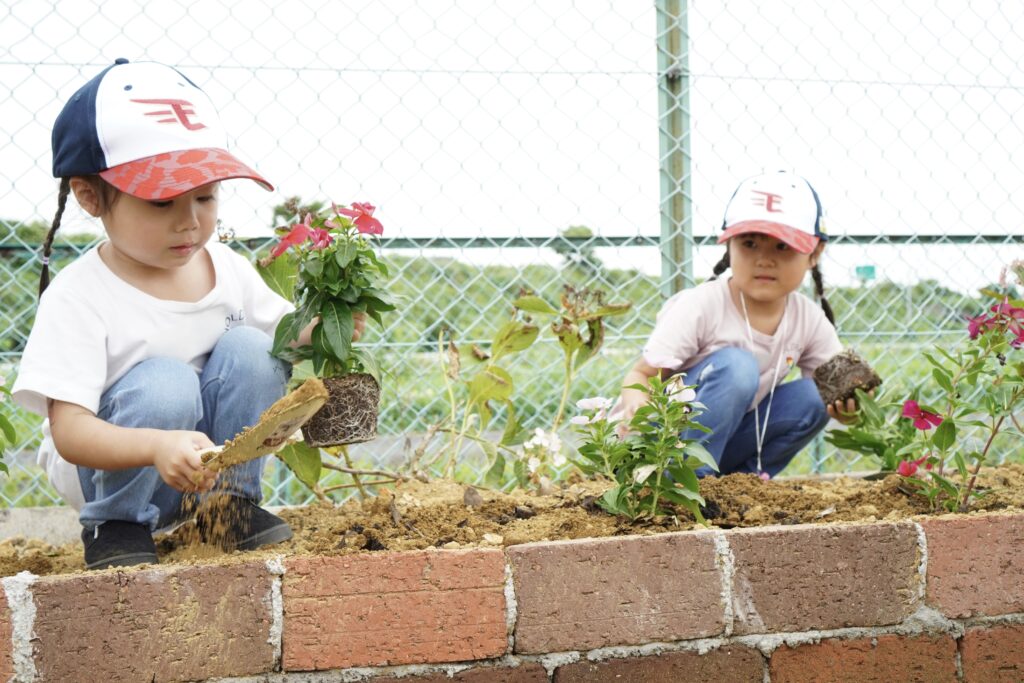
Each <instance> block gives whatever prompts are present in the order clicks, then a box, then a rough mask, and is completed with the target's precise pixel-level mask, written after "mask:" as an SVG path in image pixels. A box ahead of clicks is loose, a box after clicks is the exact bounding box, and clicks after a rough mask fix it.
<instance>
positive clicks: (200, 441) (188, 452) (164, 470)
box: [153, 430, 217, 493]
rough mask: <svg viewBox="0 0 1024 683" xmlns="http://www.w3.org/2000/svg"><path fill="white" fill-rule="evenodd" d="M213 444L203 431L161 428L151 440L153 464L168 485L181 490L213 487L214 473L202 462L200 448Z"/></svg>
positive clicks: (203, 491)
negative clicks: (161, 430) (152, 443)
mask: <svg viewBox="0 0 1024 683" xmlns="http://www.w3.org/2000/svg"><path fill="white" fill-rule="evenodd" d="M213 445H214V444H213V442H212V441H210V439H209V437H207V436H206V434H203V433H202V432H189V431H184V430H174V431H170V430H168V431H163V432H161V433H160V434H159V436H157V443H156V444H154V450H153V466H154V467H156V471H157V472H159V473H160V477H161V478H162V479H163V480H164V482H165V483H166V484H167V485H168V486H170V487H171V488H173V489H175V490H177V491H181V492H182V493H205V492H207V491H209V490H210V489H211V488H213V484H214V482H216V481H217V473H216V472H213V471H212V470H208V469H206V467H204V466H203V460H202V458H201V457H200V456H199V452H200V451H201V450H204V449H206V448H212V447H213Z"/></svg>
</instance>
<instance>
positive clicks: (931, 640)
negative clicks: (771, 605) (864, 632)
mask: <svg viewBox="0 0 1024 683" xmlns="http://www.w3.org/2000/svg"><path fill="white" fill-rule="evenodd" d="M769 671H770V673H771V681H772V683H804V682H806V683H892V681H906V682H907V683H909V682H910V681H921V682H922V683H941V682H942V681H950V683H952V682H953V681H956V680H957V676H956V641H954V640H953V638H951V637H950V636H934V637H933V636H917V637H913V638H910V637H905V636H897V635H885V636H878V637H876V638H860V639H856V640H837V639H832V640H823V641H821V642H820V643H814V644H809V645H799V646H797V647H789V646H788V645H783V646H782V647H780V648H778V649H777V650H775V652H774V653H772V657H771V661H770V662H769Z"/></svg>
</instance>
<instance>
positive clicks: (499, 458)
mask: <svg viewBox="0 0 1024 683" xmlns="http://www.w3.org/2000/svg"><path fill="white" fill-rule="evenodd" d="M481 445H483V444H481ZM492 447H493V446H492ZM484 450H485V451H486V449H484ZM504 478H505V456H503V455H502V454H500V453H498V452H497V449H495V452H494V462H493V463H492V464H491V466H490V467H489V468H488V469H487V474H485V475H484V482H486V483H487V484H489V485H491V486H493V487H498V486H501V482H502V480H503V479H504Z"/></svg>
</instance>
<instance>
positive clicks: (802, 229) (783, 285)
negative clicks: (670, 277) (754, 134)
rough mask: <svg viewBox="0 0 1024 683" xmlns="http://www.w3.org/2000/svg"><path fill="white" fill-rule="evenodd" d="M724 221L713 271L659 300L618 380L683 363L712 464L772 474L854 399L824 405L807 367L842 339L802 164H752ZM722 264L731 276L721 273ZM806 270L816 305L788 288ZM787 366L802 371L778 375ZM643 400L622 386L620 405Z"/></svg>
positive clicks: (664, 372)
mask: <svg viewBox="0 0 1024 683" xmlns="http://www.w3.org/2000/svg"><path fill="white" fill-rule="evenodd" d="M722 227H723V232H722V235H721V237H720V238H719V239H718V242H719V243H720V244H721V243H723V242H726V243H727V248H726V249H727V250H726V253H725V255H724V256H723V257H722V260H721V261H719V262H718V263H717V264H716V265H715V268H714V277H712V278H711V279H710V280H708V281H707V282H704V283H702V284H700V285H698V286H696V287H693V288H691V289H687V290H684V291H681V292H679V293H677V294H675V295H674V296H672V297H671V298H670V299H669V300H668V301H666V302H665V305H664V306H663V307H662V309H661V311H660V312H659V313H658V317H657V322H656V324H655V327H654V331H653V332H652V333H651V337H650V339H649V340H648V341H647V344H646V345H645V346H644V350H643V355H642V357H641V358H640V360H638V361H637V363H636V365H634V366H633V368H632V369H631V370H630V371H629V372H628V373H626V377H625V379H624V380H623V387H628V386H630V385H632V384H638V383H646V382H647V380H648V379H649V378H650V377H653V376H654V375H655V374H656V373H657V374H660V375H661V376H662V377H668V376H670V375H675V374H679V373H683V374H685V376H686V379H685V381H686V383H687V384H696V385H697V389H696V392H697V397H696V400H697V401H698V402H700V403H703V404H704V405H705V406H706V407H707V410H706V411H705V412H704V413H703V414H702V415H701V416H700V418H699V422H700V423H701V424H703V425H704V426H705V427H708V428H710V429H711V430H712V432H711V434H709V435H706V436H704V437H703V438H704V439H705V444H704V445H705V446H706V447H707V449H708V450H709V451H710V452H711V454H712V455H713V456H714V458H715V460H716V461H717V462H718V465H719V472H720V473H721V474H729V473H731V472H756V473H762V472H764V473H767V474H768V475H770V476H775V475H776V474H778V473H779V472H780V471H781V470H782V469H783V468H784V467H785V466H786V465H787V464H788V463H789V461H790V460H792V459H793V457H794V456H795V455H796V454H797V453H799V452H800V450H801V449H802V448H803V447H804V446H806V445H807V444H808V443H809V442H810V441H811V439H812V438H814V436H815V435H816V434H817V433H818V432H819V431H821V430H822V429H823V428H824V427H825V424H826V423H827V422H828V420H829V418H830V417H832V418H837V419H843V420H849V419H851V418H852V414H854V413H855V412H856V410H857V406H856V403H855V402H854V401H853V400H850V401H848V402H847V403H846V404H845V405H843V404H841V403H840V402H838V401H837V402H836V404H835V405H830V406H825V405H824V404H823V403H822V401H821V397H820V396H819V395H818V391H817V388H816V387H815V385H814V381H813V380H812V379H811V375H812V374H813V373H814V370H815V368H817V367H818V366H819V365H821V364H822V363H824V362H825V361H826V360H828V359H829V358H831V357H832V356H833V355H835V354H836V353H838V352H840V351H841V350H842V345H841V344H840V342H839V337H838V335H837V334H836V329H835V327H834V322H835V321H834V320H833V316H832V310H831V308H830V307H829V305H828V302H827V301H826V300H825V297H824V295H823V290H822V280H821V273H820V271H819V270H818V261H819V260H820V258H821V254H822V251H823V250H824V248H825V241H826V240H827V239H828V237H827V235H826V234H825V231H824V229H823V226H822V210H821V202H820V201H819V199H818V195H817V193H816V192H815V191H814V188H812V187H811V185H810V183H808V182H807V181H806V180H805V179H803V178H801V177H800V176H797V175H794V174H791V173H787V172H778V173H769V174H765V175H760V176H755V177H752V178H748V179H746V180H744V181H743V182H742V183H740V185H739V187H738V188H737V189H736V192H735V193H734V194H733V196H732V198H731V199H730V200H729V204H728V206H727V208H726V212H725V221H724V223H723V226H722ZM728 268H731V269H732V275H731V277H729V278H727V279H724V280H719V279H717V278H718V276H719V275H721V274H722V273H723V272H725V270H726V269H728ZM808 270H810V271H811V275H812V277H813V278H814V286H815V290H816V293H817V295H818V298H819V300H820V303H821V305H820V307H819V306H818V305H817V304H816V303H814V302H813V301H811V300H810V299H808V298H807V297H806V296H804V295H803V294H801V293H800V292H798V291H796V290H797V289H798V288H799V287H800V285H801V284H802V283H803V281H804V277H805V276H806V274H807V271H808ZM794 366H797V367H799V368H800V370H801V374H802V377H801V378H800V379H797V380H794V381H792V382H786V383H782V381H783V380H784V379H785V378H786V376H787V375H788V374H789V372H790V370H792V369H793V367H794ZM645 400H646V394H645V393H644V392H642V391H640V390H637V389H628V388H623V390H622V396H621V400H620V406H621V410H622V417H623V418H624V419H626V420H628V419H629V418H631V417H632V416H633V414H634V413H635V412H636V410H637V408H639V407H640V406H641V405H643V404H644V402H645ZM698 435H699V434H698V433H696V432H695V433H694V434H693V435H687V436H698ZM709 473H711V470H710V469H709V468H701V469H700V470H698V471H697V474H698V475H705V474H709Z"/></svg>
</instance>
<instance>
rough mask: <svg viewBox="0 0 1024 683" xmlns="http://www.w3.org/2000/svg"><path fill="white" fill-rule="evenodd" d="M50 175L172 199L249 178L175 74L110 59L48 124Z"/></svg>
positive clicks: (212, 115) (197, 93)
mask: <svg viewBox="0 0 1024 683" xmlns="http://www.w3.org/2000/svg"><path fill="white" fill-rule="evenodd" d="M52 145H53V175H54V177H56V178H65V177H70V176H81V175H93V174H99V175H100V176H101V177H102V178H103V179H104V180H106V181H107V182H108V183H110V184H111V185H113V186H114V187H116V188H117V189H119V190H121V191H122V192H126V193H128V194H130V195H133V196H135V197H139V198H141V199H147V200H163V199H171V198H173V197H176V196H178V195H180V194H184V193H185V192H189V191H191V190H194V189H195V188H197V187H201V186H203V185H206V184H208V183H212V182H216V181H219V180H228V179H229V178H250V179H252V180H254V181H256V182H257V183H259V184H260V185H262V186H263V187H264V188H266V189H267V190H273V189H274V188H273V186H272V185H271V184H270V183H269V182H267V180H266V179H265V178H263V176H261V175H260V174H259V173H257V172H256V171H255V170H253V169H252V168H251V167H249V166H247V165H246V164H244V163H242V162H241V161H239V160H238V159H236V158H235V157H234V156H233V155H232V154H230V153H229V152H228V151H227V134H226V133H225V131H224V129H223V127H222V126H221V123H220V117H219V116H218V115H217V111H216V110H215V109H214V107H213V103H212V102H211V101H210V98H209V97H207V96H206V93H204V92H203V91H202V90H200V89H199V86H197V85H196V84H195V83H193V82H192V81H190V80H189V79H188V78H186V77H185V76H184V75H183V74H182V73H181V72H179V71H178V70H177V69H174V68H172V67H169V66H166V65H164V64H157V63H156V62H133V63H129V62H128V60H127V59H117V60H116V61H115V62H114V64H113V65H111V66H109V67H107V68H106V69H104V70H103V71H102V72H100V74H99V75H98V76H96V77H95V78H93V79H92V80H91V81H89V82H88V83H86V84H85V85H84V86H82V87H81V88H80V89H79V90H78V92H76V93H75V94H74V95H72V96H71V99H70V100H69V101H68V103H67V104H66V105H65V106H64V109H63V110H62V111H61V113H60V115H59V116H57V121H56V122H55V123H54V125H53V138H52Z"/></svg>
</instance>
